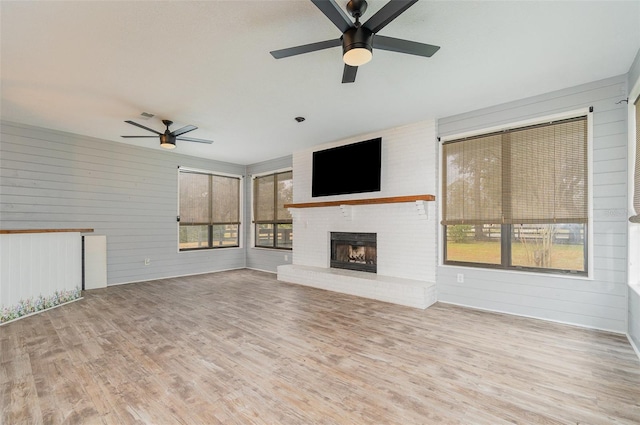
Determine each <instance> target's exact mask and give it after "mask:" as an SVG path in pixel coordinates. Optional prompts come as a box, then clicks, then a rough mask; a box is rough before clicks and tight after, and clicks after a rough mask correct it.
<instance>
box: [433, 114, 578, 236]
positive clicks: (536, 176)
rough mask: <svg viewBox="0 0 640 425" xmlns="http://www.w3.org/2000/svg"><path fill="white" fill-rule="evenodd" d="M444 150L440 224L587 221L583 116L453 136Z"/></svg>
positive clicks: (444, 146)
mask: <svg viewBox="0 0 640 425" xmlns="http://www.w3.org/2000/svg"><path fill="white" fill-rule="evenodd" d="M443 155H444V164H443V167H444V170H443V176H444V178H443V183H442V184H443V188H442V193H443V220H442V224H444V225H456V224H530V223H586V222H587V221H588V193H587V118H586V116H584V117H578V118H573V119H570V120H563V121H558V122H553V123H546V124H540V125H535V126H530V127H524V128H517V129H512V130H507V131H504V132H499V133H492V134H486V135H481V136H477V137H473V138H468V139H461V140H452V141H450V142H447V143H445V144H444V145H443Z"/></svg>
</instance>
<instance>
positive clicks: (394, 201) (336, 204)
mask: <svg viewBox="0 0 640 425" xmlns="http://www.w3.org/2000/svg"><path fill="white" fill-rule="evenodd" d="M435 200H436V197H435V196H434V195H409V196H392V197H388V198H369V199H344V200H342V201H325V202H305V203H301V204H284V207H285V208H319V207H339V206H340V205H374V204H397V203H401V202H415V201H435Z"/></svg>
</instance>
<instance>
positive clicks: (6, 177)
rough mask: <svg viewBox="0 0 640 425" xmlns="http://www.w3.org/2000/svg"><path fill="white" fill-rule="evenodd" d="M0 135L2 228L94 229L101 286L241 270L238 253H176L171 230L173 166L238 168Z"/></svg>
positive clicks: (37, 131) (96, 144)
mask: <svg viewBox="0 0 640 425" xmlns="http://www.w3.org/2000/svg"><path fill="white" fill-rule="evenodd" d="M0 131H1V132H2V144H1V145H0V198H1V199H0V214H1V215H2V228H4V229H20V228H36V229H40V228H64V227H74V228H79V227H87V228H93V229H95V233H96V234H102V235H106V236H107V268H108V272H107V274H108V284H118V283H126V282H132V281H140V280H149V279H157V278H162V277H170V276H177V275H187V274H193V273H205V272H211V271H216V270H228V269H234V268H242V267H244V266H245V254H244V249H243V248H240V249H231V250H229V249H222V250H208V251H206V252H183V253H179V252H178V229H177V222H176V216H177V215H178V205H177V193H178V173H177V168H178V166H185V167H190V168H197V169H203V170H210V171H217V172H222V173H229V174H236V175H244V173H245V168H246V167H245V166H243V165H237V164H229V163H224V162H219V161H213V160H205V159H200V158H196V157H191V156H185V155H180V154H179V153H177V152H165V151H160V150H155V149H146V148H141V147H136V146H132V145H127V144H122V143H113V142H107V141H104V140H99V139H93V138H90V137H83V136H78V135H74V134H69V133H63V132H58V131H53V130H47V129H42V128H36V127H31V126H26V125H21V124H15V123H7V122H3V123H2V128H1V130H0ZM244 226H245V223H242V225H241V230H242V231H244V230H245V229H244ZM145 258H150V260H151V264H150V265H148V266H145V265H144V259H145Z"/></svg>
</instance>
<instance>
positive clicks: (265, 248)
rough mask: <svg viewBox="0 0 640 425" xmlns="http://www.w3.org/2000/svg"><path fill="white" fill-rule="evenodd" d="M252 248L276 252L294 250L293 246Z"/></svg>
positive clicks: (253, 247)
mask: <svg viewBox="0 0 640 425" xmlns="http://www.w3.org/2000/svg"><path fill="white" fill-rule="evenodd" d="M251 249H258V250H261V251H275V252H283V251H284V252H292V251H293V248H271V247H268V246H252V247H251Z"/></svg>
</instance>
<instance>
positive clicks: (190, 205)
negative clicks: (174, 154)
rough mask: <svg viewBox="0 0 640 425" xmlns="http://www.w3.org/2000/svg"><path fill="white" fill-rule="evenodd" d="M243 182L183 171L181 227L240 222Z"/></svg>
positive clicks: (181, 172) (236, 179)
mask: <svg viewBox="0 0 640 425" xmlns="http://www.w3.org/2000/svg"><path fill="white" fill-rule="evenodd" d="M239 193H240V179H239V178H237V177H227V176H217V175H212V174H204V173H196V172H190V171H180V223H182V224H194V225H197V224H201V225H205V224H206V225H208V224H236V223H239V222H240V200H239Z"/></svg>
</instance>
